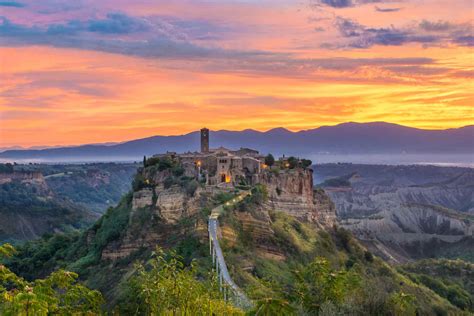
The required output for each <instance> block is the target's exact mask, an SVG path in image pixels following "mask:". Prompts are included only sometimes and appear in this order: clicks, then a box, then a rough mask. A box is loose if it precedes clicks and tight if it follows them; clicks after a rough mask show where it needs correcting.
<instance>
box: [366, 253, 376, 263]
mask: <svg viewBox="0 0 474 316" xmlns="http://www.w3.org/2000/svg"><path fill="white" fill-rule="evenodd" d="M364 258H365V260H366V261H368V262H373V261H374V255H372V253H371V252H370V251H365V252H364Z"/></svg>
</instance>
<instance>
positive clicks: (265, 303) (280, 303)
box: [249, 298, 296, 316]
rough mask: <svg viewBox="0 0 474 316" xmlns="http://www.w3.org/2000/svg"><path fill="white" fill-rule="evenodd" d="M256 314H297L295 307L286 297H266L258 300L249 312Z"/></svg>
mask: <svg viewBox="0 0 474 316" xmlns="http://www.w3.org/2000/svg"><path fill="white" fill-rule="evenodd" d="M249 314H251V315H255V316H263V315H265V316H273V315H285V316H289V315H296V311H295V309H294V308H293V307H292V306H291V305H290V303H289V302H288V301H286V300H284V299H275V298H265V299H261V300H258V301H257V302H256V306H255V308H254V309H253V310H252V311H251V312H250V313H249Z"/></svg>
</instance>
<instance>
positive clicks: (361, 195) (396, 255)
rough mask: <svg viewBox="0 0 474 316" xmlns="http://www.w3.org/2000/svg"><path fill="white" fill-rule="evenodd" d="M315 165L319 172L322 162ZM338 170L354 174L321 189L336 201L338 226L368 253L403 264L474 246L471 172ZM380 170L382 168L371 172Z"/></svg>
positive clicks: (473, 180) (383, 168) (413, 168)
mask: <svg viewBox="0 0 474 316" xmlns="http://www.w3.org/2000/svg"><path fill="white" fill-rule="evenodd" d="M330 167H332V166H330ZM319 168H320V169H322V170H321V171H322V172H324V169H323V168H324V166H321V167H319ZM335 168H336V167H335ZM340 168H341V169H344V168H345V169H346V170H345V172H347V171H350V173H352V172H357V173H358V176H357V177H350V178H349V182H350V186H345V187H326V188H325V190H326V192H327V193H328V195H329V196H330V197H331V199H332V200H333V201H334V203H335V204H336V208H337V216H338V219H339V222H340V224H341V225H342V226H344V227H346V228H348V229H350V230H351V231H352V232H353V233H354V234H355V235H356V236H357V237H358V238H359V239H360V240H362V241H363V242H364V243H365V244H366V245H367V246H368V247H369V248H370V249H371V250H372V251H374V252H376V253H378V254H380V255H382V256H384V257H385V258H387V259H390V260H392V261H394V262H405V261H409V260H412V259H419V258H425V257H432V256H438V255H442V256H444V255H446V253H447V252H448V251H451V250H452V249H454V248H465V247H464V246H462V247H461V246H460V247H458V245H461V244H462V245H465V244H469V243H471V244H473V245H474V239H473V237H472V236H473V227H474V217H473V216H472V210H473V208H474V201H473V200H474V170H471V169H463V168H434V167H429V168H428V167H424V166H420V167H418V168H417V167H416V166H409V167H403V166H373V167H372V168H369V166H358V165H351V166H346V165H343V166H341V167H340ZM348 168H351V169H348ZM379 169H380V171H383V172H380V173H379V172H376V171H377V170H379ZM331 172H334V171H331ZM350 173H349V174H350ZM473 248H474V246H473V247H471V248H470V249H465V251H473ZM457 251H458V250H457ZM451 252H452V251H451ZM462 252H463V250H461V252H460V253H459V254H460V255H462ZM451 255H452V256H454V257H456V254H450V256H451Z"/></svg>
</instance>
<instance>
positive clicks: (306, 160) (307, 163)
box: [301, 159, 313, 168]
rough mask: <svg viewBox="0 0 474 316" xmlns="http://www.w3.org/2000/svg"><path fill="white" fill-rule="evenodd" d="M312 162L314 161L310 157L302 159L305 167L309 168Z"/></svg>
mask: <svg viewBox="0 0 474 316" xmlns="http://www.w3.org/2000/svg"><path fill="white" fill-rule="evenodd" d="M312 164H313V162H312V161H311V160H309V159H301V166H302V167H303V168H309V167H310V166H311V165H312Z"/></svg>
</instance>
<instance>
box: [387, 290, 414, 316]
mask: <svg viewBox="0 0 474 316" xmlns="http://www.w3.org/2000/svg"><path fill="white" fill-rule="evenodd" d="M415 303H416V299H415V297H414V296H413V295H411V294H406V293H403V292H396V293H394V294H392V296H391V297H390V300H389V304H390V305H391V306H392V310H393V313H394V315H396V316H402V315H403V316H405V315H406V316H411V315H416V304H415Z"/></svg>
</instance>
